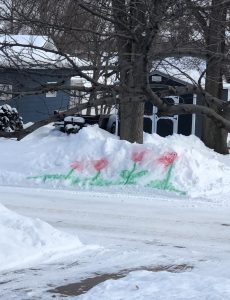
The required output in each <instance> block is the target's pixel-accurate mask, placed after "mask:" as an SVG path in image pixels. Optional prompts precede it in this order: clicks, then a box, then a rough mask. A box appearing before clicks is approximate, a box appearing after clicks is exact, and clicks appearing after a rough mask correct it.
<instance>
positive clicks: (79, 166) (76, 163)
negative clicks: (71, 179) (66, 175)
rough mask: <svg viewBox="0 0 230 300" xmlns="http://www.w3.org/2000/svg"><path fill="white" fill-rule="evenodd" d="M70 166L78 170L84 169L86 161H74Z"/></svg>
mask: <svg viewBox="0 0 230 300" xmlns="http://www.w3.org/2000/svg"><path fill="white" fill-rule="evenodd" d="M70 167H71V168H72V169H74V170H77V171H82V170H83V169H84V163H83V162H82V161H74V162H72V163H71V164H70Z"/></svg>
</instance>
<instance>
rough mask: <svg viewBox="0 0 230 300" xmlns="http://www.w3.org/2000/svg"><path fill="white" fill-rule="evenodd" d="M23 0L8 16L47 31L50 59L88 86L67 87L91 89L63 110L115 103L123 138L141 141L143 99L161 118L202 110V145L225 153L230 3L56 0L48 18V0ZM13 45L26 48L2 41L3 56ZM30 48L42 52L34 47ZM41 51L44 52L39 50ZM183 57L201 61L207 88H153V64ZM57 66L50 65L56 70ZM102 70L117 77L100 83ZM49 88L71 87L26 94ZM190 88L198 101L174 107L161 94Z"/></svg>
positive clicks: (229, 127)
mask: <svg viewBox="0 0 230 300" xmlns="http://www.w3.org/2000/svg"><path fill="white" fill-rule="evenodd" d="M29 2H30V1H28V2H27V6H26V9H25V8H23V9H18V10H17V11H16V12H14V21H15V22H17V23H18V24H21V26H22V28H23V26H24V27H27V28H30V30H31V31H32V32H37V33H39V32H46V34H49V35H50V36H52V37H53V39H56V41H59V46H58V48H57V49H52V50H49V53H52V54H53V55H55V59H57V57H58V59H59V62H60V61H62V62H65V63H67V64H68V66H69V67H70V68H71V72H72V75H73V76H75V75H76V76H80V77H82V78H84V79H85V80H86V81H88V82H89V83H90V85H91V86H90V87H89V88H84V87H81V88H80V87H71V89H72V90H73V89H76V90H81V91H82V92H84V93H85V94H88V95H90V94H91V97H89V102H88V103H85V104H79V105H77V106H76V108H74V109H72V110H71V111H70V112H68V113H73V112H76V111H78V110H81V109H82V108H89V107H91V106H98V105H102V104H109V105H111V104H114V103H115V101H116V102H117V103H119V106H120V119H121V138H122V139H126V140H129V141H130V142H139V143H142V141H143V113H144V103H145V101H147V100H148V101H151V102H152V103H153V104H154V105H155V106H157V107H158V110H159V113H160V114H162V115H173V114H191V113H196V114H201V115H204V116H205V126H204V135H203V140H204V142H205V143H206V145H207V146H209V147H211V148H214V149H215V150H216V151H217V152H220V153H227V147H226V132H227V131H229V130H230V121H229V117H228V115H229V103H227V102H224V101H222V100H221V99H220V89H221V85H222V78H223V73H224V68H223V66H225V69H226V66H227V65H229V61H230V60H229V57H228V52H227V43H226V30H229V24H228V18H229V17H227V16H228V13H229V1H227V0H221V1H217V0H212V1H206V0H201V1H196V0H181V1H172V0H165V1H161V0H129V1H128V0H111V1H105V0H100V1H80V0H79V1H67V0H58V1H56V2H55V3H56V6H55V9H53V10H52V13H53V15H52V13H51V9H52V7H53V6H52V5H53V1H52V0H47V1H44V0H39V1H36V3H35V2H34V1H31V3H30V5H28V3H29ZM63 7H64V9H63ZM61 8H62V9H61ZM31 11H32V13H31ZM29 12H30V13H29ZM10 16H11V18H12V14H9V16H8V18H7V14H4V16H3V17H2V21H4V22H6V21H7V20H10ZM31 16H32V17H31ZM76 16H79V22H78V23H77V22H75V21H74V20H76V19H77V18H76ZM83 16H84V17H83ZM86 16H87V19H85V17H86ZM92 24H94V27H92ZM39 30H40V31H39ZM41 30H43V31H41ZM67 36H68V38H67ZM73 37H74V38H73ZM71 38H73V39H72V42H71V43H72V45H73V47H72V48H73V49H77V50H76V52H75V51H74V50H73V49H67V48H66V47H65V46H64V44H65V41H67V42H66V43H68V41H71ZM74 41H75V44H76V45H75V46H74ZM77 43H78V44H77ZM15 46H21V47H23V46H26V47H28V45H23V44H18V43H15V44H13V43H7V42H6V43H4V44H2V45H1V47H0V51H2V53H3V54H4V55H6V56H7V55H8V54H7V53H8V51H9V49H12V48H13V47H15ZM29 47H30V48H31V49H36V50H41V51H44V49H41V48H39V47H36V46H34V45H30V46H29ZM6 50H8V51H6ZM47 51H48V50H45V53H47ZM81 51H82V52H83V53H84V57H85V58H86V57H87V58H88V61H89V62H90V63H89V64H88V65H87V66H85V67H84V66H79V65H78V63H77V61H76V60H75V59H73V58H72V57H71V55H73V53H79V52H81ZM68 52H69V53H70V54H71V55H70V54H68ZM86 53H87V55H86ZM184 56H193V57H197V58H200V59H203V60H205V61H206V62H207V67H206V70H205V72H204V73H203V74H202V76H204V75H206V76H205V77H206V86H205V89H203V87H202V85H201V79H200V81H199V82H198V83H197V85H188V86H187V87H185V88H176V87H167V88H166V89H165V90H164V91H161V94H156V93H154V92H153V91H152V90H151V88H150V86H149V83H148V75H149V70H150V68H151V66H152V61H153V60H159V59H164V58H167V57H184ZM111 57H116V60H115V63H112V60H111ZM104 58H106V60H104ZM8 59H11V60H12V55H10V56H9V55H8ZM57 61H58V60H57ZM13 62H15V61H13ZM17 63H18V62H17ZM40 63H42V62H40ZM43 63H44V61H43ZM18 65H20V64H19V63H18ZM58 65H59V64H58V63H56V67H57V68H58ZM87 68H88V71H89V69H90V70H91V71H90V73H87ZM92 71H94V72H92ZM103 75H104V76H105V77H104V78H107V79H108V78H109V76H114V75H115V76H116V77H117V79H118V81H117V82H118V83H116V84H112V82H111V81H110V82H108V81H107V82H106V81H104V82H103V81H102V80H101V78H102V76H103ZM202 76H201V78H202ZM214 86H215V87H214ZM48 89H52V90H58V89H63V90H70V87H67V86H65V85H63V84H62V83H61V82H60V83H58V84H57V85H54V86H52V87H50V86H49V87H44V86H43V87H37V89H36V90H33V91H27V93H30V94H33V93H39V92H44V91H46V90H48ZM189 91H192V92H195V93H197V94H201V95H202V96H203V99H204V102H203V104H199V105H189V104H180V105H177V106H173V105H169V104H167V103H165V102H164V101H163V100H162V98H161V96H165V95H170V94H171V95H172V94H174V95H181V94H183V93H188V92H189ZM15 93H17V91H15ZM18 93H20V91H18ZM55 118H56V117H52V118H50V119H49V120H47V121H45V122H48V121H51V120H54V119H55ZM41 124H42V123H41ZM43 124H44V122H43ZM36 126H40V123H39V124H37V125H36V124H35V125H34V126H33V127H32V128H31V129H27V132H30V131H31V130H33V129H34V128H36ZM207 133H208V134H207ZM24 134H25V132H24ZM24 134H23V135H24ZM212 135H213V136H214V138H212Z"/></svg>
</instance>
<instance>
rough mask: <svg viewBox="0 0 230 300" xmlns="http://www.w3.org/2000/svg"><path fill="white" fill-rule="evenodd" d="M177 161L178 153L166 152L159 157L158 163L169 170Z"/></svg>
mask: <svg viewBox="0 0 230 300" xmlns="http://www.w3.org/2000/svg"><path fill="white" fill-rule="evenodd" d="M176 159H177V153H176V152H166V153H165V154H163V155H162V156H161V157H159V158H158V159H157V161H158V162H159V163H161V164H162V165H163V166H164V167H165V168H167V167H169V166H171V165H172V164H173V163H174V161H175V160H176Z"/></svg>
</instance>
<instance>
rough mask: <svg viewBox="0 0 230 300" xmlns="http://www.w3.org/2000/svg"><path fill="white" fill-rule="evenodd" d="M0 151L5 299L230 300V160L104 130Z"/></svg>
mask: <svg viewBox="0 0 230 300" xmlns="http://www.w3.org/2000/svg"><path fill="white" fill-rule="evenodd" d="M0 148H1V157H0V184H1V187H0V202H1V204H2V205H1V206H0V232H1V240H0V270H1V271H0V287H1V288H0V298H1V299H53V298H54V297H56V298H57V299H62V298H63V299H64V298H65V299H66V297H67V298H68V297H69V298H71V299H72V298H76V299H84V300H86V299H87V300H88V299H109V300H110V299H111V300H115V299H116V300H118V299H215V300H217V299H230V279H229V278H230V245H229V236H230V221H229V215H230V201H229V196H228V194H229V191H230V176H229V175H230V158H229V157H228V156H225V157H224V156H221V155H218V154H216V153H214V152H213V151H210V150H208V149H206V148H205V147H204V145H203V144H202V143H201V142H200V141H199V140H198V139H197V138H195V137H183V136H172V137H169V138H166V139H163V138H160V137H158V136H156V135H154V136H150V135H146V137H145V143H144V144H143V145H131V144H129V143H127V142H124V141H119V140H118V139H117V138H116V137H114V136H111V135H109V134H107V133H105V132H103V131H102V130H99V129H98V128H97V127H95V126H94V127H89V128H84V129H83V130H82V131H81V132H80V133H79V134H78V135H73V136H65V135H64V134H61V133H59V132H56V131H52V129H51V127H50V126H46V127H44V128H41V129H40V130H38V131H37V132H35V133H34V134H32V135H31V136H28V137H27V138H26V139H25V140H22V141H21V142H16V141H13V140H5V139H0ZM5 207H6V208H7V209H6V208H5ZM37 218H39V219H37ZM46 222H47V223H49V224H47V223H46ZM80 282H82V283H81V284H79V283H80ZM83 283H84V284H83ZM97 283H98V285H96V284H97ZM94 285H96V286H94ZM90 288H91V289H90ZM81 289H82V290H81ZM81 291H87V292H86V293H84V294H82V295H80V294H81Z"/></svg>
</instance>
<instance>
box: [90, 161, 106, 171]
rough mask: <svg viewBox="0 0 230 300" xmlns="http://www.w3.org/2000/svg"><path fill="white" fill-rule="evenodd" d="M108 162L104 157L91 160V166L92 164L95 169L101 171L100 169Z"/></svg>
mask: <svg viewBox="0 0 230 300" xmlns="http://www.w3.org/2000/svg"><path fill="white" fill-rule="evenodd" d="M108 164H109V162H108V160H107V159H105V158H102V159H99V160H94V161H93V166H94V168H95V170H97V171H98V172H99V171H101V170H102V169H104V168H106V167H107V165H108Z"/></svg>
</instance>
